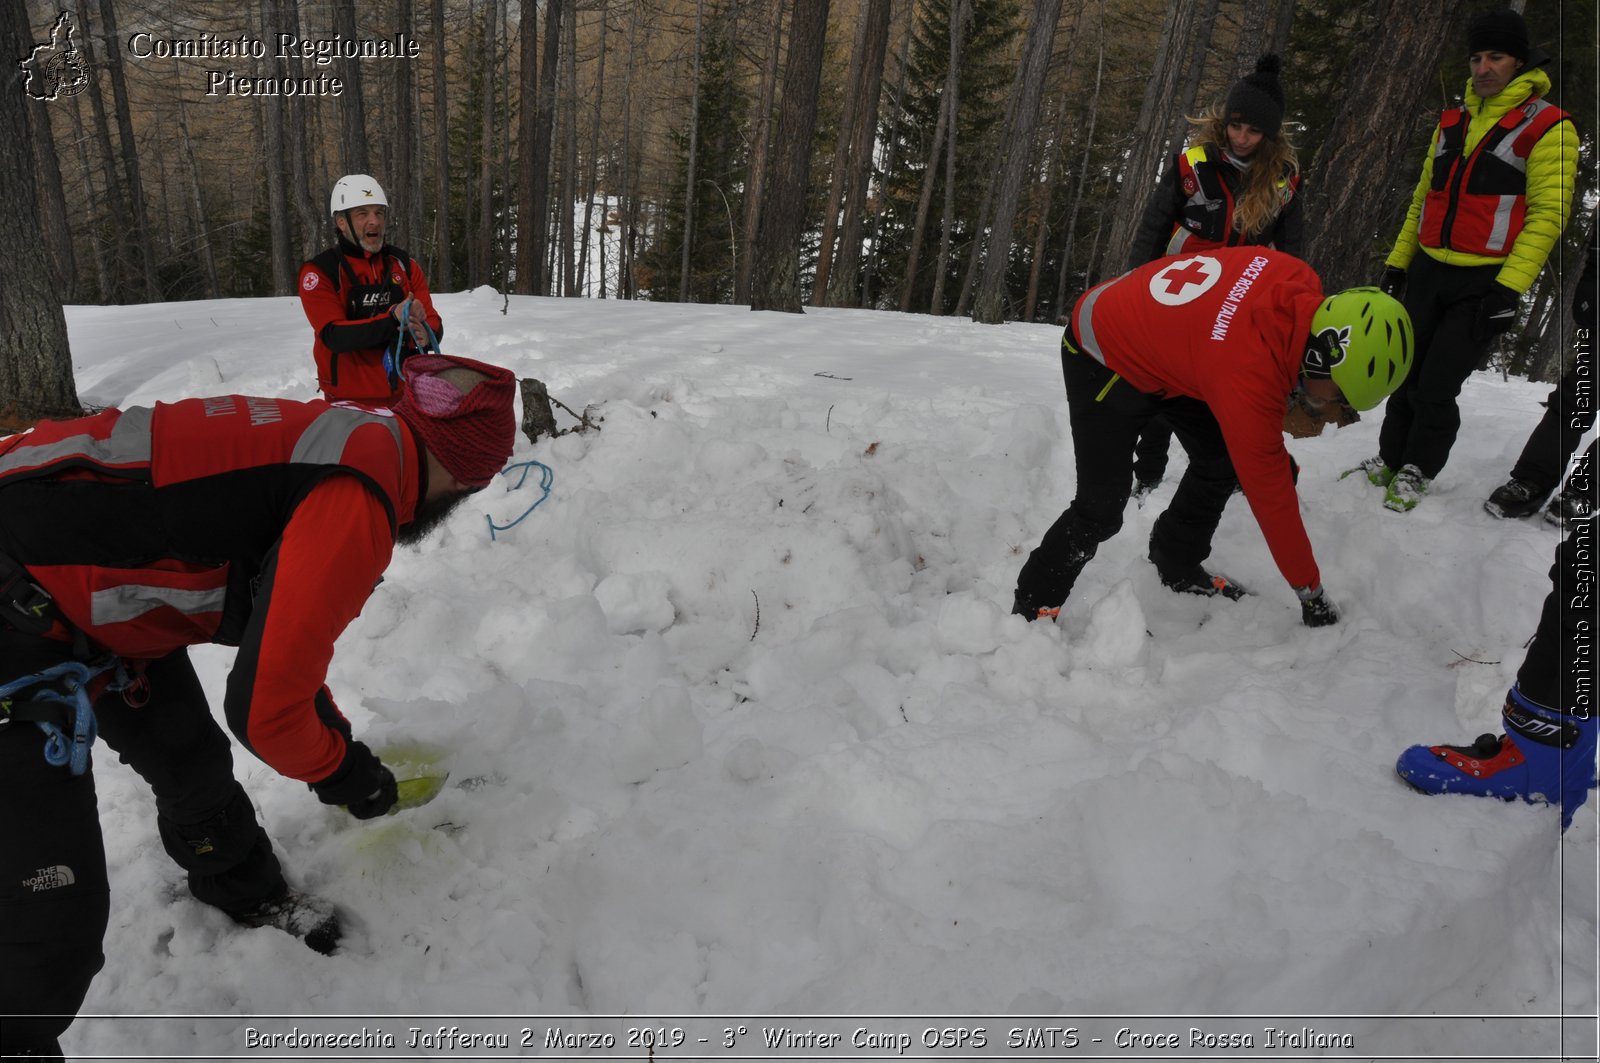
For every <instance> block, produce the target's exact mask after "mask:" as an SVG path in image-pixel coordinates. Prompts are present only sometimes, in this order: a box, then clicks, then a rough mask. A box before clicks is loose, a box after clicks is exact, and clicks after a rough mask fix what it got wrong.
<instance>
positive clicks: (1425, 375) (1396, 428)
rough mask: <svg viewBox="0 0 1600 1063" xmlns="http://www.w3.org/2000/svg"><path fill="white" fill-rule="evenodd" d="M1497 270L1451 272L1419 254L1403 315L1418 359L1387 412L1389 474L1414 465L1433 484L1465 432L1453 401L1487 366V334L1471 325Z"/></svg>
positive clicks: (1381, 441) (1381, 448) (1384, 447)
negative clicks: (1481, 366) (1480, 366)
mask: <svg viewBox="0 0 1600 1063" xmlns="http://www.w3.org/2000/svg"><path fill="white" fill-rule="evenodd" d="M1499 272H1500V267H1499V266H1446V265H1444V264H1442V263H1439V262H1435V261H1434V260H1433V259H1432V258H1431V257H1429V255H1428V254H1427V253H1426V252H1422V251H1419V252H1418V253H1417V257H1416V258H1414V259H1413V260H1412V262H1411V269H1410V270H1409V273H1408V276H1407V278H1406V298H1405V306H1406V312H1407V313H1408V314H1410V315H1411V327H1412V329H1413V330H1414V331H1415V333H1416V342H1417V354H1416V361H1415V362H1414V363H1413V365H1412V367H1411V372H1410V373H1409V374H1407V376H1406V378H1405V380H1404V381H1403V382H1402V383H1401V385H1400V387H1399V388H1398V389H1397V390H1396V391H1395V393H1394V394H1393V395H1391V396H1389V402H1388V405H1386V406H1385V407H1384V410H1383V427H1382V428H1380V429H1379V430H1378V455H1379V457H1381V458H1383V463H1384V464H1385V465H1387V466H1389V468H1391V469H1398V468H1400V467H1401V466H1402V465H1415V466H1416V467H1417V468H1418V469H1419V470H1421V472H1422V475H1423V476H1426V477H1427V478H1428V479H1430V480H1431V479H1433V478H1434V477H1436V476H1438V475H1439V473H1440V472H1441V471H1442V470H1443V469H1444V466H1445V462H1447V461H1449V460H1450V449H1451V448H1452V447H1454V446H1455V443H1456V436H1457V434H1459V433H1460V431H1461V409H1460V407H1458V406H1457V405H1456V399H1457V397H1458V396H1460V394H1461V385H1462V384H1465V383H1466V381H1467V377H1469V376H1471V375H1472V371H1473V370H1474V369H1476V368H1477V367H1478V363H1479V362H1481V361H1482V360H1483V353H1484V351H1486V350H1488V348H1489V339H1490V337H1487V336H1477V335H1476V334H1475V332H1474V330H1473V322H1474V321H1475V320H1476V319H1477V316H1478V304H1479V303H1481V302H1482V301H1483V296H1484V295H1485V293H1487V292H1488V291H1489V286H1490V285H1491V284H1493V283H1494V282H1495V280H1494V279H1495V277H1496V276H1497V275H1498V274H1499Z"/></svg>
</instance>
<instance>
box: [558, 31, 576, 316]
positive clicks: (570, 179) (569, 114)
mask: <svg viewBox="0 0 1600 1063" xmlns="http://www.w3.org/2000/svg"><path fill="white" fill-rule="evenodd" d="M562 65H563V66H564V67H565V68H566V71H567V91H566V96H565V100H564V103H563V105H562V108H561V110H562V112H563V113H564V115H565V123H566V140H565V150H564V151H562V153H561V157H562V158H563V159H564V160H565V161H564V163H563V165H562V167H561V206H560V214H559V215H558V217H559V218H560V221H561V266H562V270H561V294H562V295H567V296H571V295H577V294H578V243H577V234H576V233H575V232H574V231H573V230H574V228H575V224H574V223H575V221H576V218H575V216H574V212H575V211H576V210H577V208H578V9H577V6H576V5H574V6H573V9H572V16H571V17H570V18H568V19H567V61H566V62H565V63H564V64H562Z"/></svg>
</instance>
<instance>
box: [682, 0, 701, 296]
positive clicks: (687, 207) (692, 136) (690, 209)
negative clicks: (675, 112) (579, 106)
mask: <svg viewBox="0 0 1600 1063" xmlns="http://www.w3.org/2000/svg"><path fill="white" fill-rule="evenodd" d="M704 17H705V3H704V0H695V3H694V65H693V68H692V73H691V74H690V78H689V81H690V86H689V158H688V159H687V160H686V161H685V164H684V166H685V172H684V177H683V242H682V246H681V247H680V248H679V249H678V302H680V303H687V302H688V301H689V250H690V248H691V247H692V246H693V244H694V221H695V218H694V188H695V177H696V174H695V164H696V163H698V162H699V161H700V49H701V47H702V45H703V41H702V34H703V32H704V23H703V19H704Z"/></svg>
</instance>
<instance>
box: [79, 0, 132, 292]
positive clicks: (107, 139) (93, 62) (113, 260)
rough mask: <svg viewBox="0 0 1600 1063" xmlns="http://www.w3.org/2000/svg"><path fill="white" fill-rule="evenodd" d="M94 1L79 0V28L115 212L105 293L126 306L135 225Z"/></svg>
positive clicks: (96, 141) (109, 204) (109, 203)
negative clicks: (104, 88) (103, 75)
mask: <svg viewBox="0 0 1600 1063" xmlns="http://www.w3.org/2000/svg"><path fill="white" fill-rule="evenodd" d="M89 2H90V0H77V4H78V24H79V25H80V26H82V27H83V34H82V40H81V42H80V43H81V44H82V45H83V51H84V58H85V60H86V61H87V62H88V64H89V85H88V87H87V88H86V89H85V90H84V95H86V96H88V97H89V107H90V114H91V116H92V117H93V120H94V121H93V128H94V144H95V146H96V147H97V148H98V149H99V155H100V158H99V159H98V160H97V161H98V163H99V166H100V171H101V172H102V173H104V174H105V180H106V195H105V203H106V206H107V208H108V209H109V210H110V211H111V239H112V244H111V248H110V251H111V256H110V264H111V268H110V272H109V276H110V280H111V286H110V287H109V288H107V289H106V290H105V291H104V292H103V293H102V295H103V297H104V298H105V300H106V301H107V302H122V301H123V300H124V299H126V298H127V289H128V287H129V285H128V282H127V277H128V270H129V267H128V257H129V256H128V241H129V239H131V237H132V234H133V225H132V223H131V222H130V221H129V219H128V197H127V193H126V191H125V190H124V189H123V185H122V175H121V173H120V172H119V171H118V169H117V153H116V149H115V148H113V147H112V145H111V123H110V120H109V119H108V118H107V115H106V104H105V97H104V96H103V95H102V94H101V91H100V66H101V64H100V62H99V60H98V58H97V57H96V54H95V52H96V44H95V33H94V30H93V27H92V24H91V23H90V21H89V18H88V13H89V12H88V4H89ZM110 46H111V47H113V48H115V47H117V46H118V45H117V42H116V41H112V42H111V45H110Z"/></svg>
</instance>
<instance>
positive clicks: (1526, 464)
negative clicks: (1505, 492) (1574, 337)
mask: <svg viewBox="0 0 1600 1063" xmlns="http://www.w3.org/2000/svg"><path fill="white" fill-rule="evenodd" d="M1582 342H1584V343H1585V344H1586V345H1588V344H1592V340H1591V339H1590V338H1588V337H1587V336H1586V337H1585V338H1584V339H1583V341H1582ZM1591 350H1592V347H1591ZM1583 353H1584V352H1582V351H1581V350H1580V352H1579V356H1580V358H1581V357H1582V354H1583ZM1580 367H1582V371H1583V372H1585V373H1587V374H1589V376H1588V378H1587V379H1586V380H1584V381H1582V382H1581V383H1580V381H1579V372H1580ZM1593 373H1594V362H1593V360H1592V358H1591V359H1589V360H1587V361H1576V362H1574V364H1573V367H1572V368H1571V369H1569V370H1567V372H1566V373H1565V374H1564V375H1563V376H1562V377H1561V381H1560V383H1558V384H1556V386H1555V387H1554V388H1553V389H1552V390H1551V392H1550V397H1549V398H1547V399H1545V401H1544V416H1543V417H1541V418H1540V419H1539V423H1538V424H1537V425H1535V426H1534V429H1533V434H1532V435H1530V436H1528V442H1527V443H1526V444H1524V445H1523V448H1522V453H1521V455H1519V456H1518V458H1517V463H1516V465H1514V466H1512V468H1511V475H1512V476H1514V477H1516V478H1517V479H1518V480H1521V481H1523V482H1524V483H1529V484H1532V485H1533V486H1534V487H1537V488H1538V489H1539V492H1540V493H1541V494H1546V495H1547V494H1549V493H1550V492H1551V491H1554V490H1555V489H1556V488H1557V487H1560V486H1561V474H1562V473H1564V472H1566V471H1567V463H1568V462H1570V461H1571V460H1572V455H1573V454H1575V453H1576V452H1577V450H1578V444H1579V443H1580V442H1582V441H1583V436H1584V433H1585V432H1587V431H1589V429H1590V427H1591V426H1592V425H1593V424H1594V415H1595V402H1596V401H1597V396H1596V392H1595V388H1596V381H1595V379H1594V376H1593ZM1580 388H1582V389H1583V393H1582V394H1580Z"/></svg>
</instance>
